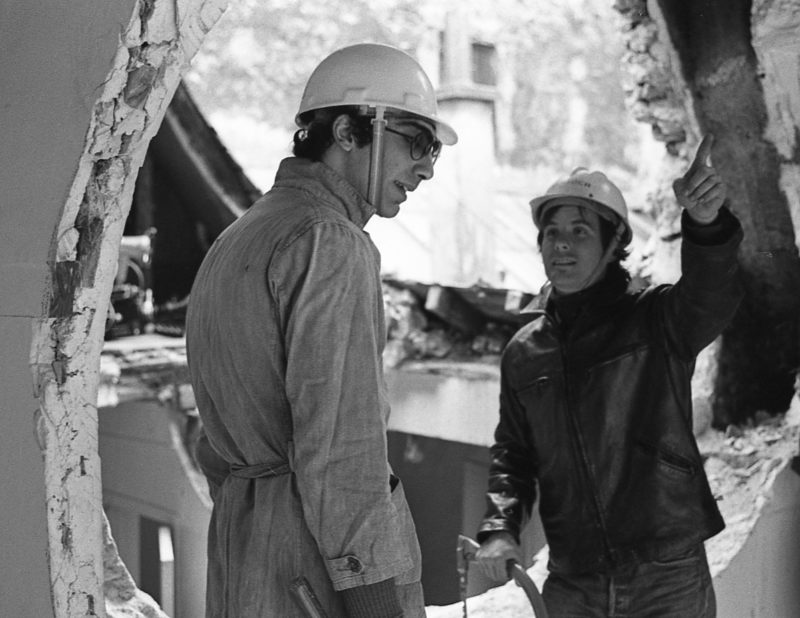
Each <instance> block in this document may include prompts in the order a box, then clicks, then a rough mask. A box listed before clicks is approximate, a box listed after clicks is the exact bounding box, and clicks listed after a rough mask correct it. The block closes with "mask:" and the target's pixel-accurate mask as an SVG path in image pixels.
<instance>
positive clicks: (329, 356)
mask: <svg viewBox="0 0 800 618" xmlns="http://www.w3.org/2000/svg"><path fill="white" fill-rule="evenodd" d="M378 270H379V265H378V263H377V253H376V251H375V249H374V246H373V245H372V242H371V241H370V240H369V238H368V236H366V234H363V233H362V232H361V231H360V230H357V229H355V228H353V227H352V226H348V225H345V224H344V223H339V222H330V221H322V222H317V223H315V224H313V225H311V226H309V227H308V229H306V230H305V231H304V232H303V233H301V234H299V235H298V236H297V237H296V238H295V239H293V241H292V242H291V243H290V245H289V246H287V247H286V248H285V250H284V251H283V252H282V254H281V255H280V256H279V258H277V260H276V262H275V264H274V267H272V268H271V269H270V272H269V273H268V279H269V285H270V286H271V287H272V288H273V294H275V296H276V298H278V299H279V303H278V312H279V314H280V315H279V320H280V322H281V325H282V331H283V336H284V338H285V341H284V345H285V350H286V365H285V366H286V380H285V383H286V396H287V400H288V401H289V405H290V408H291V417H292V423H293V429H292V439H293V444H292V447H293V455H292V461H291V462H290V463H291V466H292V470H293V473H294V475H295V479H296V483H297V490H298V492H299V494H300V501H301V503H302V508H303V516H304V518H305V521H306V523H307V525H308V528H309V530H310V531H311V533H312V535H313V536H314V538H315V539H316V541H317V545H318V547H319V549H320V552H321V554H322V557H323V559H324V561H325V564H326V567H327V570H328V574H329V576H330V578H331V581H332V583H333V586H334V588H335V589H337V590H343V589H347V588H352V587H354V586H360V585H368V584H373V583H375V582H378V581H383V580H385V579H388V578H390V577H394V576H396V575H398V574H400V573H402V572H403V571H406V570H408V569H409V568H410V567H411V563H412V559H411V555H410V552H409V549H408V542H407V539H405V538H404V536H403V535H404V530H403V526H402V525H401V524H400V522H399V521H398V508H397V507H396V505H395V503H394V502H393V500H392V493H391V491H390V486H389V465H388V460H387V445H386V416H387V412H388V404H387V399H386V388H385V384H384V381H383V370H382V364H381V350H382V348H383V343H384V338H385V325H384V323H383V309H382V307H383V306H382V304H381V303H382V302H383V300H382V293H381V288H380V279H379V273H378Z"/></svg>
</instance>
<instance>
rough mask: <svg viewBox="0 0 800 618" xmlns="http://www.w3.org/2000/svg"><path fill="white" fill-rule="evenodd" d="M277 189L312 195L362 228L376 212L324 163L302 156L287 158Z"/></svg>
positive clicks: (353, 188)
mask: <svg viewBox="0 0 800 618" xmlns="http://www.w3.org/2000/svg"><path fill="white" fill-rule="evenodd" d="M274 186H275V187H289V188H293V189H297V190H299V191H305V192H306V193H310V194H312V195H313V197H314V199H315V200H317V201H318V202H320V203H322V204H324V205H326V206H330V207H331V208H333V209H334V210H336V211H338V212H340V213H342V214H343V215H345V216H346V217H347V218H348V219H349V220H350V221H351V222H352V223H353V224H354V225H357V226H358V227H359V228H362V229H363V228H364V226H365V225H366V224H367V221H369V219H370V217H371V216H372V215H374V214H375V212H376V210H375V207H374V206H373V205H372V204H370V203H369V202H368V201H367V200H366V199H364V198H363V197H362V196H361V194H360V193H359V192H358V191H357V190H356V188H355V187H354V186H353V185H351V184H350V183H349V182H347V181H346V180H345V179H344V178H342V176H340V175H339V174H338V173H337V172H336V171H334V170H333V169H332V168H330V167H328V166H327V165H325V164H324V163H322V162H321V161H311V160H309V159H303V158H300V157H288V158H286V159H284V160H283V161H281V163H280V166H279V167H278V172H277V174H275V185H274Z"/></svg>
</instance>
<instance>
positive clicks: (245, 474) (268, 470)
mask: <svg viewBox="0 0 800 618" xmlns="http://www.w3.org/2000/svg"><path fill="white" fill-rule="evenodd" d="M290 471H291V468H289V464H288V463H285V462H282V461H278V462H271V463H259V464H253V465H252V466H242V465H238V464H234V465H232V466H231V476H235V477H237V478H240V479H263V478H269V477H272V476H281V475H283V474H289V472H290Z"/></svg>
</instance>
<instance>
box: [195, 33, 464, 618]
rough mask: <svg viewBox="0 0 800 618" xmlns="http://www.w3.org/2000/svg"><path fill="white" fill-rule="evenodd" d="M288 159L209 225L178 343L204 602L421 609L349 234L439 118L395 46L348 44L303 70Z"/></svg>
mask: <svg viewBox="0 0 800 618" xmlns="http://www.w3.org/2000/svg"><path fill="white" fill-rule="evenodd" d="M296 122H297V124H298V126H299V127H300V128H299V130H298V131H297V132H296V133H295V136H294V155H295V156H294V157H290V158H287V159H285V160H283V161H282V162H281V164H280V167H279V169H278V172H277V174H276V178H275V184H274V185H273V187H272V189H271V190H270V191H269V192H268V193H267V194H265V195H264V196H263V197H262V198H261V199H260V200H258V201H257V202H256V203H255V204H254V205H253V206H252V207H251V208H250V209H249V210H248V211H247V212H246V213H245V214H244V215H243V216H242V217H241V218H240V219H238V220H237V221H236V222H235V223H233V224H232V225H231V226H230V227H229V228H228V229H226V230H225V232H224V233H223V234H222V235H221V236H220V237H219V238H218V239H217V241H216V242H215V244H214V245H213V246H212V248H211V249H210V251H209V252H208V255H207V256H206V258H205V260H204V262H203V264H202V266H201V268H200V271H199V272H198V275H197V278H196V280H195V283H194V287H193V289H192V293H191V297H190V305H189V311H188V316H187V353H188V360H189V367H190V370H191V375H192V384H193V387H194V389H195V396H196V398H197V405H198V410H199V412H200V416H201V418H202V420H203V424H204V428H205V437H203V438H202V439H201V440H200V442H199V445H198V449H197V452H198V460H199V461H200V463H201V465H202V467H203V469H204V471H205V472H206V476H207V477H208V479H209V485H210V487H211V491H212V497H213V499H214V510H213V513H212V520H211V525H210V529H209V545H208V558H209V567H208V582H207V585H208V589H207V610H206V615H207V616H208V617H213V618H222V617H226V618H248V617H252V618H256V617H265V616H270V617H272V616H274V617H276V618H277V617H280V618H290V617H293V616H317V615H325V616H329V617H336V616H356V617H370V618H372V617H381V616H424V615H425V608H424V600H423V596H422V587H421V584H420V551H419V545H418V542H417V537H416V531H415V529H414V523H413V521H412V519H411V514H410V512H409V508H408V504H407V503H406V499H405V496H404V493H403V487H402V483H401V482H400V481H399V479H397V478H396V477H395V476H394V475H393V474H392V471H391V469H390V466H389V464H388V461H387V446H386V422H387V417H388V413H389V406H388V402H387V396H386V386H385V383H384V379H383V371H382V363H381V353H382V350H383V346H384V341H385V335H386V326H385V321H384V315H383V297H382V291H381V280H380V255H379V253H378V250H377V249H376V247H375V246H374V244H373V243H372V241H371V240H370V237H369V235H368V234H367V233H366V232H365V231H364V225H365V224H366V223H367V221H368V220H369V219H370V217H372V216H373V215H378V216H380V217H394V216H395V215H396V214H397V213H398V211H399V209H400V208H401V205H402V203H403V202H404V201H405V199H406V197H407V195H408V193H410V192H411V191H413V190H415V189H416V188H417V186H418V185H419V184H420V183H421V182H422V181H424V180H429V179H430V178H432V177H433V171H434V163H435V161H436V158H437V157H438V156H439V154H440V150H441V148H442V145H443V144H446V145H451V144H455V142H456V140H457V137H456V133H455V132H454V131H453V129H452V128H451V127H450V126H449V125H448V124H447V123H445V122H444V121H442V119H441V118H439V116H438V114H437V108H436V98H435V93H434V90H433V87H432V85H431V82H430V80H429V79H428V77H427V75H426V74H425V72H424V71H423V70H422V68H421V67H420V65H419V64H418V63H417V62H416V61H415V60H414V59H413V58H412V57H411V56H409V55H408V54H406V53H404V52H402V51H400V50H398V49H395V48H393V47H388V46H385V45H376V44H360V45H354V46H350V47H346V48H344V49H340V50H339V51H337V52H334V53H333V54H331V55H330V56H329V57H327V58H326V59H325V60H323V61H322V63H321V64H320V65H319V66H318V67H317V68H316V69H315V70H314V72H313V73H312V75H311V76H310V78H309V79H308V82H307V84H306V88H305V92H304V93H303V97H302V100H301V102H300V107H299V110H298V112H297V116H296Z"/></svg>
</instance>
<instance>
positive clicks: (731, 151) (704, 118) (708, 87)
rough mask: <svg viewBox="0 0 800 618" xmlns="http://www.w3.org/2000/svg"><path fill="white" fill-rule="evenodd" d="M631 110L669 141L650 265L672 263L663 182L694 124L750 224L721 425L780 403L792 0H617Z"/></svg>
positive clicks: (789, 373)
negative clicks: (711, 138) (709, 139)
mask: <svg viewBox="0 0 800 618" xmlns="http://www.w3.org/2000/svg"><path fill="white" fill-rule="evenodd" d="M615 7H616V9H617V10H618V11H619V12H620V14H621V15H622V16H623V18H624V19H623V24H624V26H623V36H624V37H625V39H626V44H627V49H628V54H627V56H626V58H625V59H624V63H625V65H626V67H627V69H628V76H629V80H628V83H627V84H626V90H627V93H628V104H629V107H630V109H631V111H632V112H633V114H634V116H635V117H636V118H637V119H638V120H641V121H643V122H647V123H649V124H650V125H651V126H652V127H653V133H654V135H655V136H656V137H657V138H658V139H660V140H662V141H663V142H664V143H665V150H664V162H663V169H662V170H661V176H662V178H663V181H662V183H661V184H659V186H658V187H656V188H655V190H654V191H653V193H652V195H651V199H650V201H651V208H652V209H653V210H654V212H655V214H656V215H657V216H658V221H659V234H658V238H657V239H655V240H654V244H653V246H652V247H651V253H650V261H649V263H648V265H647V269H648V270H649V272H648V273H647V274H652V275H653V276H654V277H655V278H656V280H658V279H661V278H663V279H666V280H674V278H675V277H676V276H677V272H678V264H679V262H678V260H679V247H680V243H679V236H678V232H679V229H678V220H679V214H680V213H679V209H678V208H677V206H676V205H675V202H674V198H673V197H672V191H671V188H670V186H669V183H670V181H671V180H672V178H674V177H676V176H677V175H678V174H680V173H682V172H683V170H684V169H685V167H686V164H687V162H688V160H689V158H690V156H691V155H692V154H693V153H694V150H695V148H696V145H697V142H698V137H699V136H700V134H701V133H708V132H711V133H714V135H715V138H716V140H715V146H714V151H713V155H712V156H713V158H714V164H715V166H716V168H717V170H718V172H719V173H720V174H721V176H722V177H723V178H724V180H725V181H726V183H727V185H728V188H729V191H728V196H729V203H730V206H731V208H732V210H733V211H734V212H735V213H736V214H737V215H738V216H739V218H740V220H741V221H742V225H743V227H744V230H745V240H744V243H743V245H742V249H741V252H740V258H741V263H742V268H743V274H744V280H745V287H746V290H747V296H746V298H745V300H744V302H743V304H742V307H741V309H740V311H739V313H738V315H737V317H736V318H735V320H734V323H733V325H732V328H731V329H729V331H728V333H727V336H726V337H725V338H723V340H722V345H721V347H720V350H719V353H718V354H717V356H718V357H719V359H720V362H719V371H716V372H715V374H716V377H715V378H713V382H714V388H713V397H712V398H711V399H710V400H709V401H710V404H711V407H712V408H713V411H714V421H715V424H716V425H717V426H725V425H727V424H728V423H731V422H734V423H741V422H745V421H746V420H747V419H748V418H752V417H753V416H754V415H755V414H756V413H758V412H759V411H762V410H766V411H768V412H770V413H773V414H776V413H781V412H784V411H785V410H786V409H787V407H788V404H789V401H790V399H791V397H792V395H793V379H794V376H793V373H794V371H795V370H796V367H797V365H798V360H800V349H799V348H800V335H798V332H799V331H800V328H799V327H798V318H797V315H798V311H799V310H800V298H798V296H797V294H796V289H797V287H798V285H800V258H798V251H797V220H798V217H797V213H798V207H797V205H798V202H799V201H800V200H798V186H800V175H799V174H798V163H800V157H798V155H797V145H796V139H797V133H798V124H797V118H798V105H800V100H799V99H800V97H798V96H797V92H798V77H797V75H798V51H797V46H796V41H797V37H798V27H797V24H798V3H797V2H792V1H783V2H756V3H753V4H752V5H751V3H750V2H747V1H738V0H737V2H734V3H731V2H727V1H726V2H718V1H716V0H708V1H706V2H701V3H689V4H687V3H681V2H674V1H672V0H661V1H658V2H655V1H651V2H645V1H644V0H618V1H617V2H616V4H615Z"/></svg>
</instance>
